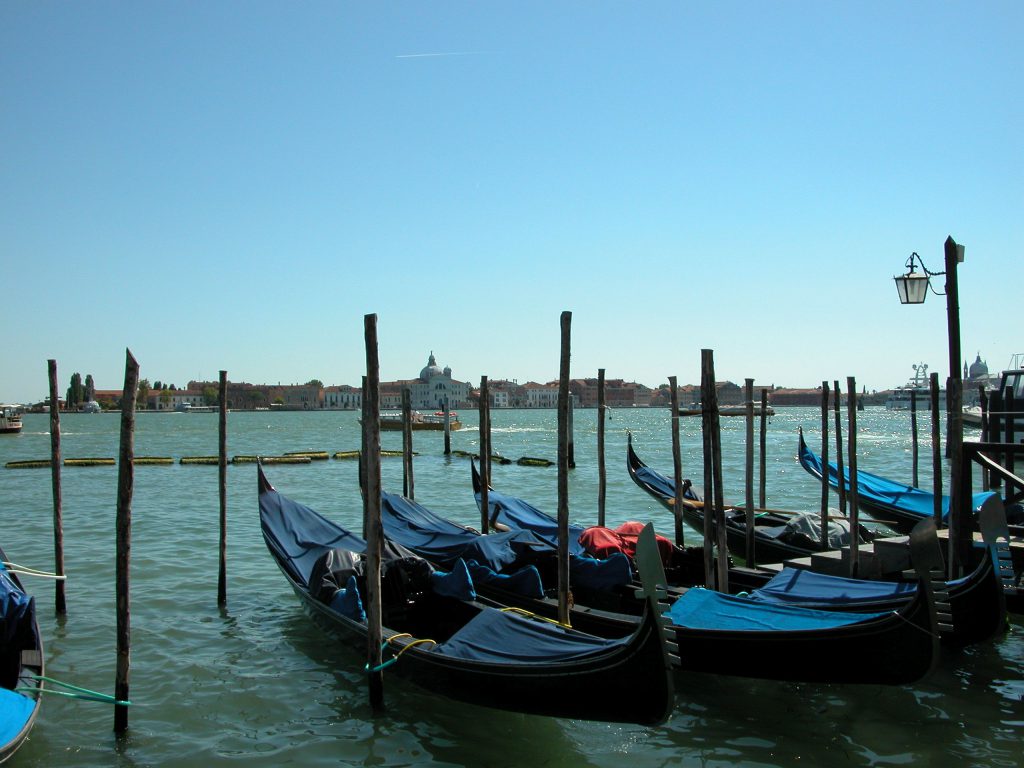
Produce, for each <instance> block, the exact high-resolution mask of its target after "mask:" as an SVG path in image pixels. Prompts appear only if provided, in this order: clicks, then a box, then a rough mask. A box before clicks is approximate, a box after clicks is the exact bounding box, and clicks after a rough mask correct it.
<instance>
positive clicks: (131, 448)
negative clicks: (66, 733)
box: [114, 350, 139, 733]
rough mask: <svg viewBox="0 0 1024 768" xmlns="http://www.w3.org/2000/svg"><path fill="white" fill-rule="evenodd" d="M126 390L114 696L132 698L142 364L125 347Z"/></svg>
mask: <svg viewBox="0 0 1024 768" xmlns="http://www.w3.org/2000/svg"><path fill="white" fill-rule="evenodd" d="M125 353H126V359H125V369H124V390H123V392H122V393H121V448H120V451H119V453H118V462H117V514H116V519H115V528H116V541H117V543H116V555H115V569H116V572H117V573H116V576H115V581H116V587H115V593H116V594H115V601H116V612H117V669H116V673H115V680H114V698H115V699H117V701H119V702H127V701H129V690H128V687H129V686H128V681H129V678H130V677H131V646H132V642H131V637H132V631H131V597H130V580H129V574H130V569H131V546H132V493H133V492H134V488H135V467H134V462H135V401H136V399H137V397H138V391H139V364H138V363H137V362H136V360H135V358H134V357H133V356H132V353H131V350H125ZM126 730H128V706H127V704H115V705H114V732H115V733H124V732H125V731H126Z"/></svg>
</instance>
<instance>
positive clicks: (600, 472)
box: [597, 368, 608, 528]
mask: <svg viewBox="0 0 1024 768" xmlns="http://www.w3.org/2000/svg"><path fill="white" fill-rule="evenodd" d="M604 419H605V400H604V368H598V369H597V524H598V525H599V526H601V527H602V528H603V527H604V505H605V498H606V496H607V490H608V478H607V476H606V472H605V465H604Z"/></svg>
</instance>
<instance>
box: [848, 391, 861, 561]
mask: <svg viewBox="0 0 1024 768" xmlns="http://www.w3.org/2000/svg"><path fill="white" fill-rule="evenodd" d="M846 389H847V395H846V396H847V401H846V415H847V419H848V421H849V444H850V447H849V449H848V450H847V454H848V455H849V457H850V499H849V501H850V539H851V540H850V576H851V577H852V578H856V577H857V576H858V570H859V568H860V546H859V544H860V525H859V523H860V521H859V514H858V509H857V503H858V498H857V382H856V380H855V379H854V377H853V376H847V377H846Z"/></svg>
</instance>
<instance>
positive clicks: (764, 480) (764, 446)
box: [758, 388, 768, 509]
mask: <svg viewBox="0 0 1024 768" xmlns="http://www.w3.org/2000/svg"><path fill="white" fill-rule="evenodd" d="M760 470H761V478H760V480H761V486H760V493H759V494H758V506H759V507H760V508H761V509H764V508H765V507H767V506H768V494H767V491H766V489H767V487H768V390H766V389H764V388H762V389H761V465H760Z"/></svg>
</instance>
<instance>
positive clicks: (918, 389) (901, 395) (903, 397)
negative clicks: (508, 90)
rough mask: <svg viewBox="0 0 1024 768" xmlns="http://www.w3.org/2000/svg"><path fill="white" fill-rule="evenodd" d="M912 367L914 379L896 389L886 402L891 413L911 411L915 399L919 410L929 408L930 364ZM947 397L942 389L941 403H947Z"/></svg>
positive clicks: (930, 393) (930, 394) (930, 392)
mask: <svg viewBox="0 0 1024 768" xmlns="http://www.w3.org/2000/svg"><path fill="white" fill-rule="evenodd" d="M912 367H913V369H914V375H913V377H912V378H911V379H910V380H909V381H908V382H907V383H906V384H904V385H903V386H902V387H896V389H894V390H892V392H890V393H889V398H888V399H887V400H886V401H885V407H886V408H888V409H889V410H890V411H909V410H910V403H911V400H912V399H915V397H916V400H917V407H918V409H920V410H926V409H927V408H928V404H929V403H930V402H931V397H932V389H931V384H929V382H928V364H927V363H918V364H916V365H914V366H912ZM945 396H946V390H945V388H944V387H940V388H939V402H940V403H944V402H945V400H944V398H945Z"/></svg>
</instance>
